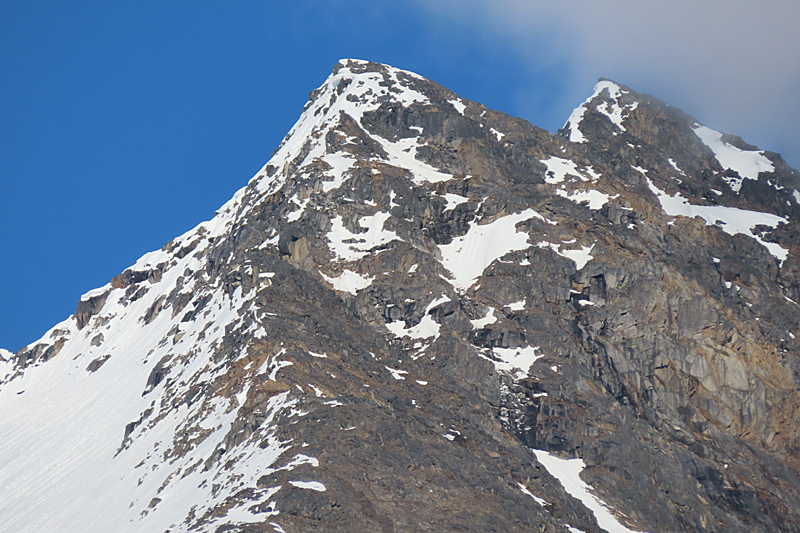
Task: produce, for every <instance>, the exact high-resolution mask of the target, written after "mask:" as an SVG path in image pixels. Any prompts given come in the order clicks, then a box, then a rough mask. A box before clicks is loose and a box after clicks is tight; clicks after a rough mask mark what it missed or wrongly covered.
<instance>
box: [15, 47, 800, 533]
mask: <svg viewBox="0 0 800 533" xmlns="http://www.w3.org/2000/svg"><path fill="white" fill-rule="evenodd" d="M796 179H797V178H796V175H795V173H794V171H792V170H791V169H788V167H786V166H785V164H783V163H782V161H781V160H780V158H778V157H777V156H775V155H774V154H771V153H769V152H763V153H762V152H760V151H758V150H757V149H755V147H752V146H750V145H746V144H744V143H743V141H741V142H740V141H739V140H737V139H734V138H732V137H729V136H723V135H722V134H717V132H713V131H712V130H707V129H704V127H703V126H701V125H700V124H699V123H697V122H696V121H694V120H693V119H691V117H688V115H685V114H684V113H682V112H681V111H679V110H677V109H675V108H671V107H669V106H667V105H666V104H664V103H663V102H660V101H658V100H656V99H654V98H652V97H648V96H646V95H640V94H638V93H636V92H635V91H633V90H631V89H629V88H627V87H625V86H624V85H621V84H618V83H615V82H612V81H610V80H601V81H600V82H599V83H598V84H597V86H596V87H595V90H594V92H593V94H592V96H591V97H590V98H589V99H587V100H586V102H584V104H582V105H581V106H579V107H578V108H577V109H576V112H575V113H573V115H572V116H571V117H570V119H569V120H568V122H567V126H566V127H565V129H564V130H562V131H561V132H560V133H559V134H551V133H549V132H547V131H545V130H543V129H541V128H537V127H535V126H533V125H531V124H529V123H528V122H526V121H524V120H521V119H517V118H514V117H510V116H508V115H505V114H503V113H500V112H497V111H493V110H490V109H486V108H485V107H484V106H482V105H481V104H479V103H476V102H471V101H468V100H466V99H462V98H460V97H458V96H457V95H456V94H455V93H453V92H452V91H450V90H448V89H446V88H444V87H442V86H440V85H438V84H436V83H434V82H432V81H429V80H427V79H425V78H423V77H420V76H418V75H416V74H413V73H410V72H407V71H403V70H399V69H395V68H393V67H390V66H387V65H381V64H378V63H371V62H367V61H360V60H352V59H345V60H342V61H340V62H339V63H338V64H337V65H336V66H335V67H334V69H333V73H332V74H331V75H330V77H328V79H327V80H326V81H325V82H324V83H323V84H322V85H321V86H320V87H319V88H317V89H316V90H314V91H312V92H311V94H310V98H309V101H308V103H307V104H306V106H305V107H304V109H303V111H302V113H301V116H300V118H299V120H298V121H297V123H296V124H295V125H294V127H293V128H292V129H291V131H290V132H289V133H288V134H287V136H286V137H285V139H284V140H283V142H282V143H281V144H280V146H279V147H278V149H277V150H276V151H275V152H274V153H273V155H272V157H271V158H270V160H269V161H268V162H267V164H266V165H264V167H263V168H262V169H261V170H260V171H259V172H258V173H256V175H255V176H254V177H253V178H252V179H251V180H250V181H249V183H248V184H247V185H246V186H245V187H243V188H242V189H241V190H239V191H238V192H237V193H236V194H235V195H234V197H233V198H232V199H231V200H229V201H228V202H227V203H226V204H224V205H223V206H222V207H221V208H220V209H219V210H218V211H217V213H216V216H215V217H214V218H213V219H212V220H211V221H207V222H203V223H201V224H199V225H198V226H196V227H195V228H194V229H192V230H191V231H189V232H187V233H185V234H184V235H182V236H180V237H177V238H176V239H174V240H173V241H171V242H169V243H167V244H166V245H164V247H163V248H162V249H161V250H157V251H154V252H151V253H149V254H146V255H144V256H143V257H142V258H141V259H139V260H138V261H137V262H136V263H135V264H134V265H132V266H131V267H130V268H127V269H125V270H124V271H123V272H122V273H120V274H119V275H117V276H115V277H114V278H113V279H112V280H110V282H109V283H108V284H106V285H105V286H103V287H101V288H99V289H96V290H94V291H90V292H88V293H86V294H84V295H83V296H82V297H81V298H80V300H79V302H78V304H77V307H76V311H75V314H74V315H72V316H71V317H69V318H67V319H66V320H65V321H63V322H62V323H60V324H57V325H56V326H54V327H53V328H52V329H51V330H50V331H48V332H47V333H46V334H45V335H44V336H43V337H42V339H39V340H38V341H36V342H33V343H31V344H30V345H29V346H27V347H25V348H23V350H21V351H20V352H19V353H17V354H16V355H14V356H13V357H9V355H10V354H7V353H5V352H2V351H0V414H2V416H0V436H2V438H0V464H3V465H4V467H3V469H0V486H3V487H4V488H5V490H6V491H5V493H4V497H3V498H1V499H0V516H3V521H2V522H1V523H0V532H9V533H10V532H11V531H14V532H18V531H65V532H72V531H75V532H78V531H87V530H92V531H120V532H125V531H142V530H147V531H165V530H169V531H173V532H176V531H186V532H188V531H203V532H206V531H207V532H211V531H222V530H226V531H229V530H234V531H242V532H244V531H252V532H255V531H278V532H279V531H309V530H326V531H336V530H343V531H399V530H409V531H410V530H413V531H421V530H435V531H465V530H470V531H497V530H503V531H516V530H529V529H531V528H535V527H538V528H540V529H543V530H545V531H549V532H554V533H556V532H562V531H568V530H570V531H574V530H581V531H587V532H588V531H624V532H630V531H634V530H646V531H676V532H689V531H697V530H700V529H703V530H710V531H718V532H722V531H726V532H727V531H735V532H745V531H747V532H759V533H766V532H768V531H769V532H772V531H790V530H791V529H792V524H796V523H798V522H800V498H798V496H797V494H798V493H800V481H798V479H800V470H799V469H798V467H797V464H796V461H795V460H794V459H793V458H792V457H793V456H792V453H793V450H796V449H798V446H800V426H798V424H797V421H796V410H797V408H798V407H800V393H798V390H800V387H799V386H798V385H800V363H799V362H798V361H800V344H798V342H797V341H796V338H797V336H798V335H800V330H798V324H800V305H798V303H797V302H800V248H799V247H798V246H797V239H798V235H800V226H798V224H799V222H798V221H800V193H798V191H797V190H796V188H795V187H796V185H793V184H796ZM476 502H478V503H479V505H476ZM787 524H789V525H788V526H787Z"/></svg>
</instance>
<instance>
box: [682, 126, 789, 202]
mask: <svg viewBox="0 0 800 533" xmlns="http://www.w3.org/2000/svg"><path fill="white" fill-rule="evenodd" d="M694 132H695V134H697V136H698V137H700V140H702V141H703V143H704V144H705V145H706V146H708V147H709V148H711V151H712V152H714V155H715V156H716V158H717V161H719V164H720V165H721V166H722V168H729V169H731V170H735V171H736V172H737V173H738V174H739V176H741V177H742V178H744V179H750V180H756V179H758V175H759V174H760V173H761V172H773V171H774V170H775V167H774V166H773V165H772V161H770V160H769V159H767V158H766V157H765V156H764V152H760V151H755V150H740V149H739V148H736V147H735V146H733V145H731V144H728V143H726V142H724V141H723V140H722V133H720V132H718V131H714V130H712V129H711V128H707V127H706V126H697V127H695V128H694ZM728 184H729V185H730V187H731V189H733V191H734V192H739V189H741V187H742V182H741V180H738V181H729V182H728Z"/></svg>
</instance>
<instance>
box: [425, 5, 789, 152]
mask: <svg viewBox="0 0 800 533" xmlns="http://www.w3.org/2000/svg"><path fill="white" fill-rule="evenodd" d="M417 1H418V3H420V4H422V5H423V6H424V7H425V8H426V9H427V10H428V12H429V13H430V14H432V15H433V16H435V17H438V18H444V19H448V20H449V21H450V22H455V23H458V24H464V25H467V26H469V27H470V29H471V30H472V31H476V32H479V33H480V34H481V35H482V36H483V37H484V39H486V40H487V41H488V40H491V39H495V40H498V41H503V42H506V43H508V42H511V43H512V46H513V48H514V49H516V50H517V51H518V53H520V54H521V55H523V56H526V59H527V60H529V61H532V62H538V63H547V62H568V63H569V65H570V72H571V76H572V78H573V79H572V80H570V83H569V84H568V86H569V87H570V91H576V92H575V93H573V94H565V95H564V96H565V98H569V99H570V100H571V102H572V103H573V104H575V105H577V102H578V101H580V99H581V98H582V97H583V96H585V94H584V93H586V92H587V91H588V90H590V89H591V86H590V83H591V81H592V80H593V79H596V78H597V77H600V76H607V77H611V78H614V79H617V81H620V82H622V83H626V84H628V85H630V86H631V87H632V88H634V89H636V90H638V91H642V92H650V93H653V94H655V95H656V96H658V97H660V98H662V99H664V100H666V101H667V102H668V103H670V104H673V105H677V106H680V107H683V108H684V109H685V110H686V111H687V112H689V113H690V114H693V115H695V116H696V118H698V120H703V121H707V122H708V123H709V125H711V126H712V127H715V128H716V129H720V130H723V131H727V132H729V133H736V134H741V135H742V136H743V137H745V138H746V139H747V140H749V141H750V142H755V143H757V144H760V145H762V146H761V148H764V149H770V150H775V151H780V152H782V153H783V154H784V156H785V157H786V158H787V160H788V161H789V163H790V164H792V165H793V166H800V121H798V120H797V119H798V117H800V90H798V89H800V3H798V2H796V1H793V0H771V1H768V2H766V3H763V4H757V3H755V2H752V1H749V0H701V1H697V0H673V1H670V2H652V1H651V2H641V1H636V0H606V1H597V0H562V1H561V2H544V1H540V0H533V1H531V0H491V1H489V0H459V1H455V0H437V1H436V2H429V1H424V0H417ZM587 85H589V86H588V87H587ZM564 118H565V119H566V117H564Z"/></svg>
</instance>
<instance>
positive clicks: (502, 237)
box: [439, 209, 544, 290]
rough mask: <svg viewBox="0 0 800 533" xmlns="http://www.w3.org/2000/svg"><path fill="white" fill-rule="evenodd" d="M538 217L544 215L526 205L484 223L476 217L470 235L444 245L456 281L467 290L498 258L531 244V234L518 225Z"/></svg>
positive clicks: (447, 265)
mask: <svg viewBox="0 0 800 533" xmlns="http://www.w3.org/2000/svg"><path fill="white" fill-rule="evenodd" d="M534 217H536V218H541V219H544V217H542V216H541V215H540V214H539V213H537V212H536V211H534V210H533V209H526V210H525V211H522V212H521V213H514V214H511V215H506V216H504V217H500V218H498V219H497V220H495V221H493V222H491V223H489V224H483V225H480V224H478V223H476V222H475V221H473V222H471V223H470V227H469V231H468V232H467V234H466V235H462V236H461V237H456V238H455V239H453V241H452V242H451V243H450V244H445V245H440V246H439V250H440V251H441V253H442V264H443V265H444V267H445V268H446V269H447V270H449V271H450V273H451V274H452V275H453V278H454V280H453V285H454V286H455V287H456V288H458V289H460V290H466V289H468V288H469V287H471V286H472V284H474V283H475V281H476V280H477V279H478V277H479V276H480V275H481V274H483V271H484V270H486V267H488V266H489V265H490V264H492V263H493V262H494V261H495V260H496V259H499V258H501V257H503V256H504V255H506V254H507V253H509V252H512V251H515V250H524V249H526V248H528V247H529V246H530V244H529V243H528V234H527V233H526V232H524V231H517V229H516V226H517V224H519V223H520V222H523V221H525V220H530V219H531V218H534Z"/></svg>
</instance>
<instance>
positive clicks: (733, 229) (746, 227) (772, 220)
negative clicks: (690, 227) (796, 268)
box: [647, 179, 789, 261]
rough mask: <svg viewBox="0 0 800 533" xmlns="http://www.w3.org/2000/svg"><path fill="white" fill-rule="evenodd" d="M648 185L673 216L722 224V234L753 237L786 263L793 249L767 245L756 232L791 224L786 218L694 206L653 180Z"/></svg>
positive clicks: (708, 206)
mask: <svg viewBox="0 0 800 533" xmlns="http://www.w3.org/2000/svg"><path fill="white" fill-rule="evenodd" d="M647 185H648V186H649V187H650V190H651V191H652V192H653V194H655V195H656V196H657V197H658V201H659V202H660V203H661V208H662V209H663V210H664V212H665V213H666V214H668V215H669V216H677V215H682V216H685V217H700V218H702V219H703V220H705V222H706V224H708V225H709V226H711V225H715V224H716V225H719V227H720V228H722V231H724V232H725V233H727V234H729V235H736V234H737V233H741V234H744V235H749V236H750V237H753V238H754V239H755V240H757V241H758V242H759V243H761V244H762V245H763V246H764V247H765V248H767V250H769V252H770V253H771V254H772V255H773V256H775V257H776V258H777V259H778V260H779V261H783V260H784V259H786V257H787V256H788V255H789V250H787V249H786V248H783V247H782V246H780V245H779V244H776V243H774V242H767V241H765V240H763V239H762V238H761V237H760V236H759V235H758V234H757V233H755V232H754V231H753V229H754V228H755V227H756V226H769V227H771V228H775V227H777V226H778V224H780V223H784V224H785V223H787V222H788V221H787V220H786V219H785V218H784V217H779V216H778V215H773V214H772V213H762V212H760V211H747V210H745V209H739V208H737V207H726V206H722V205H693V204H690V203H689V201H688V200H687V199H686V198H684V197H683V196H681V195H680V193H675V195H674V196H670V195H668V194H667V193H665V192H664V191H662V190H661V189H659V188H658V187H656V186H655V185H654V184H653V182H652V181H650V180H649V179H648V180H647Z"/></svg>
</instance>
